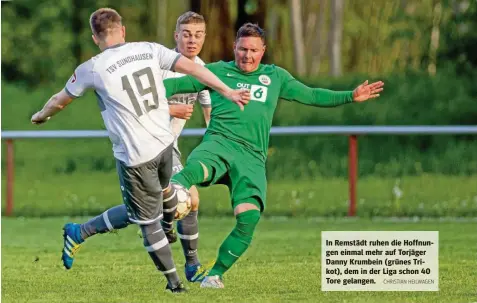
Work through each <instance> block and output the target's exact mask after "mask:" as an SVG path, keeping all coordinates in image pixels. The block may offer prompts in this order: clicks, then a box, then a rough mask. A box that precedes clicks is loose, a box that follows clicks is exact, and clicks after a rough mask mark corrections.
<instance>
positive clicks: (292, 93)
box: [279, 69, 384, 107]
mask: <svg viewBox="0 0 477 303" xmlns="http://www.w3.org/2000/svg"><path fill="white" fill-rule="evenodd" d="M279 72H280V73H282V90H281V94H280V97H281V98H282V99H285V100H289V101H296V102H299V103H302V104H306V105H312V106H319V107H334V106H339V105H343V104H346V103H351V102H353V101H354V102H363V101H366V100H368V99H372V98H377V97H379V92H381V91H382V90H383V86H384V82H382V81H378V82H374V83H372V84H368V81H365V82H364V83H363V84H361V85H360V86H358V87H357V88H356V89H355V90H354V91H333V90H329V89H323V88H311V87H309V86H306V85H305V84H303V83H301V82H300V81H298V80H296V79H295V78H294V77H293V76H292V75H291V74H290V73H288V72H287V71H285V70H284V69H280V70H279Z"/></svg>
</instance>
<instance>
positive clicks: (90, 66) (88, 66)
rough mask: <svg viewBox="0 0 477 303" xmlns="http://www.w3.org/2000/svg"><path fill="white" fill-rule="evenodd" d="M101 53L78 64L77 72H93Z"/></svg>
mask: <svg viewBox="0 0 477 303" xmlns="http://www.w3.org/2000/svg"><path fill="white" fill-rule="evenodd" d="M100 55H101V54H98V55H96V56H94V57H92V58H91V59H89V60H86V61H84V62H83V63H81V64H80V65H78V66H77V67H76V72H78V71H79V72H81V73H91V72H93V70H94V66H95V64H96V62H97V61H98V59H99V58H101V56H100Z"/></svg>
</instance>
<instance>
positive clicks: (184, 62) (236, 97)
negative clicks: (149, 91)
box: [174, 57, 250, 110]
mask: <svg viewBox="0 0 477 303" xmlns="http://www.w3.org/2000/svg"><path fill="white" fill-rule="evenodd" d="M174 68H175V70H176V71H177V72H180V73H183V74H188V75H191V76H193V77H194V78H197V80H199V81H200V82H201V83H203V84H204V85H206V86H208V87H210V88H211V89H213V90H215V91H217V92H218V93H219V94H221V95H222V96H224V97H226V98H227V99H229V100H231V101H232V102H234V103H236V104H237V105H238V106H239V107H240V108H241V109H242V110H243V106H244V105H246V104H247V103H248V102H249V100H250V92H249V91H248V90H246V89H239V90H233V89H231V88H230V87H228V86H227V85H226V84H225V83H223V82H222V81H221V80H220V79H219V78H218V77H217V76H216V75H214V74H213V73H212V72H211V71H210V70H208V69H207V68H205V67H203V66H202V65H200V64H197V63H195V62H193V61H191V60H189V59H187V58H185V57H180V58H179V60H177V62H176V64H175V67H174Z"/></svg>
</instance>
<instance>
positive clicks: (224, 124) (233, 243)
mask: <svg viewBox="0 0 477 303" xmlns="http://www.w3.org/2000/svg"><path fill="white" fill-rule="evenodd" d="M264 52H265V38H264V32H263V30H262V29H261V28H260V27H259V26H258V25H254V24H250V23H247V24H245V25H243V26H242V27H241V28H240V29H239V30H238V32H237V37H236V40H235V44H234V53H235V61H232V62H223V61H220V62H216V63H211V64H208V65H206V67H207V68H209V69H210V70H211V71H212V72H213V73H214V74H215V75H217V76H218V77H219V78H220V79H221V80H222V81H223V82H224V83H226V84H227V85H228V86H230V87H232V88H246V89H249V90H250V94H251V100H250V103H249V104H248V105H247V106H246V107H245V110H244V111H241V110H240V109H238V108H237V106H235V105H234V104H232V103H231V102H229V101H227V100H226V99H224V98H223V97H222V96H221V95H219V94H218V93H216V92H214V91H211V92H210V93H211V99H212V114H211V120H210V124H209V126H208V129H207V132H206V134H205V135H204V138H203V140H202V142H201V143H200V144H199V145H198V146H197V147H196V148H195V149H194V150H193V151H192V153H191V154H190V155H189V157H188V159H187V163H186V166H185V168H184V169H183V170H182V171H181V172H179V173H178V174H176V175H174V176H173V177H172V182H174V183H178V184H180V185H182V186H184V187H186V188H190V187H192V186H194V185H198V186H210V185H212V184H224V185H226V186H227V187H228V188H229V190H230V197H231V204H232V208H233V210H234V215H235V217H236V220H237V223H236V225H235V227H234V229H233V230H232V232H231V233H230V234H229V236H228V237H227V238H226V239H225V241H224V242H223V243H222V245H221V246H220V248H219V252H218V257H217V260H216V262H215V264H214V266H213V268H212V269H211V270H210V272H209V273H208V275H207V277H206V278H205V279H204V280H203V281H202V283H201V287H207V288H223V287H224V284H223V282H222V275H223V274H224V273H225V272H226V271H227V270H228V269H229V268H230V267H231V266H232V265H233V264H234V263H235V262H236V261H237V259H238V258H240V256H241V255H242V254H243V253H244V252H245V251H246V250H247V248H248V246H249V245H250V242H251V241H252V236H253V233H254V230H255V228H256V226H257V223H258V221H259V220H260V215H261V212H263V211H264V209H265V208H266V201H267V199H266V192H267V180H266V174H265V162H266V159H267V149H268V142H269V134H270V128H271V126H272V118H273V114H274V112H275V109H276V107H277V103H278V100H279V99H284V100H287V101H296V102H299V103H302V104H305V105H311V106H319V107H334V106H338V105H343V104H347V103H352V102H362V101H366V100H368V99H371V98H376V97H378V96H379V92H381V91H382V90H383V85H384V83H383V82H381V81H379V82H375V83H372V84H368V81H365V82H364V83H363V84H361V85H360V86H358V87H357V88H356V89H355V90H354V91H331V90H326V89H320V88H310V87H308V86H306V85H304V84H303V83H301V82H299V81H298V80H296V79H295V78H294V77H293V76H292V75H291V74H290V73H289V72H288V71H286V70H285V69H283V68H280V67H278V66H275V65H266V64H261V63H260V61H261V59H262V56H263V54H264ZM164 85H165V87H166V91H167V95H168V96H170V95H174V94H176V93H187V92H199V91H202V90H204V89H207V87H205V86H204V85H203V84H201V83H200V82H198V81H197V80H195V79H194V78H192V77H190V76H185V77H181V78H175V79H167V80H165V81H164Z"/></svg>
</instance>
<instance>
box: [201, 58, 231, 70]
mask: <svg viewBox="0 0 477 303" xmlns="http://www.w3.org/2000/svg"><path fill="white" fill-rule="evenodd" d="M205 66H207V68H208V69H226V68H228V66H229V64H228V63H227V62H224V61H222V60H220V61H216V62H211V63H207V64H206V65H205Z"/></svg>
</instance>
